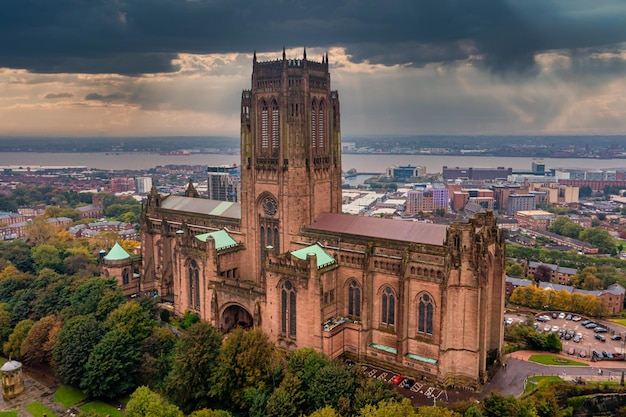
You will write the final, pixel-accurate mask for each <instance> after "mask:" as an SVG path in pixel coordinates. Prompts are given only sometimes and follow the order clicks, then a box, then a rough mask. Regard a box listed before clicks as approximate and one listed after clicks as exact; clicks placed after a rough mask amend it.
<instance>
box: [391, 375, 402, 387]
mask: <svg viewBox="0 0 626 417" xmlns="http://www.w3.org/2000/svg"><path fill="white" fill-rule="evenodd" d="M402 380H404V377H403V376H402V375H396V376H394V377H393V379H392V380H391V382H393V384H394V385H398V384H399V383H400V382H402Z"/></svg>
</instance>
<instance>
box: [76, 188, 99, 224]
mask: <svg viewBox="0 0 626 417" xmlns="http://www.w3.org/2000/svg"><path fill="white" fill-rule="evenodd" d="M76 211H78V213H79V214H80V218H81V219H99V218H101V217H102V216H103V215H104V207H103V205H102V197H101V196H99V195H97V194H94V195H93V197H91V205H89V206H83V207H77V208H76Z"/></svg>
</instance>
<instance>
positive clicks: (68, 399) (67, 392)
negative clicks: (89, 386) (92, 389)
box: [54, 384, 87, 408]
mask: <svg viewBox="0 0 626 417" xmlns="http://www.w3.org/2000/svg"><path fill="white" fill-rule="evenodd" d="M86 398H87V394H85V393H84V392H82V391H81V390H79V389H78V388H74V387H70V386H69V385H65V384H61V385H59V388H58V389H57V390H56V391H55V392H54V401H55V402H57V403H59V404H61V405H62V406H63V407H65V408H69V407H71V406H73V405H74V404H77V403H79V402H81V401H84V400H85V399H86Z"/></svg>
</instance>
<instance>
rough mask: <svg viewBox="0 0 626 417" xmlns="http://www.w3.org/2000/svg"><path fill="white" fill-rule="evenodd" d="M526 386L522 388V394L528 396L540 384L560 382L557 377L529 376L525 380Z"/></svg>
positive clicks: (559, 378)
mask: <svg viewBox="0 0 626 417" xmlns="http://www.w3.org/2000/svg"><path fill="white" fill-rule="evenodd" d="M526 381H527V382H526V386H525V387H524V394H523V395H528V394H530V393H531V392H533V391H534V390H535V389H537V387H538V386H539V384H540V383H541V382H544V381H549V382H561V381H562V379H561V377H558V376H531V377H528V379H527V380H526Z"/></svg>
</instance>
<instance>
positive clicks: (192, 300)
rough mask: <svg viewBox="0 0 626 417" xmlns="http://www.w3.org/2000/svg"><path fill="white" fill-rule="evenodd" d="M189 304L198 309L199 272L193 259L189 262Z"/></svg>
mask: <svg viewBox="0 0 626 417" xmlns="http://www.w3.org/2000/svg"><path fill="white" fill-rule="evenodd" d="M189 306H190V307H192V308H195V309H197V310H199V309H200V274H199V270H198V264H197V263H196V261H194V260H192V261H191V262H189Z"/></svg>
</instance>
